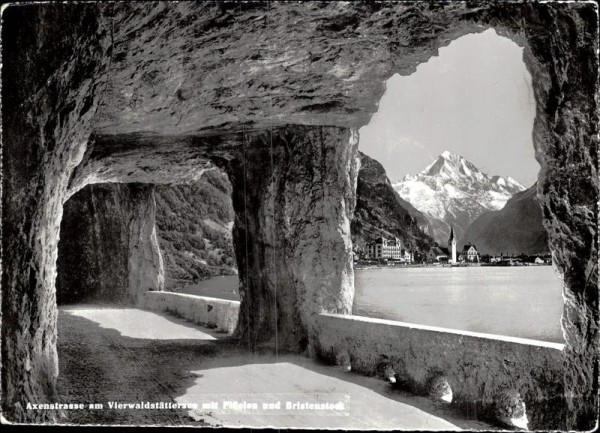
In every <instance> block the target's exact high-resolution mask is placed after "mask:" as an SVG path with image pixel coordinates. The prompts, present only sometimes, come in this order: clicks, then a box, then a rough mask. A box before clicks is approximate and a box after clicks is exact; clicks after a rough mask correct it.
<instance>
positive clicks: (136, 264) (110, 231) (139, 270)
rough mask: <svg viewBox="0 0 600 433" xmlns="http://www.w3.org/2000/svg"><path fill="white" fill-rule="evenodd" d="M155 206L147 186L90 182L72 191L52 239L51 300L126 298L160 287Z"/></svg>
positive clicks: (161, 272) (128, 300)
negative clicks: (54, 259) (53, 282)
mask: <svg viewBox="0 0 600 433" xmlns="http://www.w3.org/2000/svg"><path fill="white" fill-rule="evenodd" d="M155 208H156V207H155V203H154V187H153V186H152V185H142V184H102V185H90V186H87V187H86V188H84V189H82V190H81V191H79V192H78V193H77V194H75V195H74V196H72V197H71V198H70V199H69V200H68V201H67V202H66V203H65V207H64V213H63V220H62V223H61V230H60V241H59V243H58V261H57V279H56V296H57V303H58V304H69V303H78V302H90V301H94V302H108V303H119V302H125V303H131V302H136V301H137V299H138V297H139V296H140V295H141V294H143V293H144V292H146V291H147V290H162V289H163V287H164V270H163V266H162V258H161V254H160V250H159V248H158V243H157V239H156V230H155V228H154V226H155V224H154V213H155ZM116 246H119V247H117V248H115V247H116Z"/></svg>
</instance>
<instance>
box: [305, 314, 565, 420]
mask: <svg viewBox="0 0 600 433" xmlns="http://www.w3.org/2000/svg"><path fill="white" fill-rule="evenodd" d="M315 323H316V326H315V327H316V329H317V330H318V332H317V334H316V335H315V341H314V349H315V355H316V356H318V357H320V358H322V359H324V360H326V361H329V362H333V363H337V364H340V363H341V362H342V363H347V364H348V365H347V366H349V367H351V369H352V371H355V372H359V373H362V374H367V375H371V376H382V378H385V379H389V378H388V377H385V376H386V375H387V376H389V375H390V372H393V373H392V374H394V380H395V381H396V386H400V387H402V388H405V389H408V390H410V391H412V392H416V393H419V394H426V393H429V392H431V390H430V387H431V384H432V383H433V382H435V381H436V379H438V378H440V377H443V378H445V380H446V381H447V382H448V384H449V385H450V387H451V390H452V395H453V397H452V404H456V405H458V406H459V407H461V409H463V411H464V412H465V413H466V414H467V415H469V416H474V417H476V418H479V419H485V420H493V421H498V415H497V413H498V408H497V405H498V398H499V396H501V395H502V394H503V393H506V392H515V391H516V392H518V393H519V394H520V395H521V397H522V399H523V401H524V402H525V406H526V411H527V418H528V420H529V428H530V429H562V428H564V427H565V419H566V418H565V417H566V413H565V402H564V370H563V348H564V345H562V344H558V343H549V342H544V341H536V340H527V339H522V338H513V337H505V336H500V335H490V334H481V333H474V332H466V331H465V332H463V331H456V330H452V329H444V328H437V327H432V326H424V325H415V324H409V323H403V322H395V321H391V320H383V319H372V318H367V317H359V316H344V315H337V314H320V315H318V316H317V317H316V319H315ZM341 360H342V361H341Z"/></svg>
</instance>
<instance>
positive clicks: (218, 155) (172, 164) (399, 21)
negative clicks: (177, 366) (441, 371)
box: [2, 2, 599, 429]
mask: <svg viewBox="0 0 600 433" xmlns="http://www.w3.org/2000/svg"><path fill="white" fill-rule="evenodd" d="M488 27H493V28H495V29H496V31H497V32H498V33H499V34H501V35H505V36H507V37H509V38H511V39H512V40H513V41H515V42H516V43H518V44H519V45H521V46H523V47H524V61H525V63H526V65H527V67H528V69H529V71H530V73H531V75H532V79H533V86H534V93H535V98H536V102H537V117H536V121H535V126H534V143H535V150H536V158H537V159H538V161H539V162H540V165H541V167H542V169H541V172H540V174H539V177H538V198H539V200H540V203H541V206H542V209H543V219H544V227H545V228H546V230H547V231H548V238H549V244H550V248H551V252H552V253H553V256H554V264H555V266H556V267H557V269H558V270H559V271H560V272H561V273H562V274H563V275H564V283H565V288H564V297H565V314H564V315H563V328H564V331H565V336H566V341H567V346H566V348H565V351H564V366H565V377H564V379H565V382H564V387H565V394H566V396H567V403H568V408H567V409H568V416H567V419H566V420H565V424H566V425H567V426H568V427H569V428H573V429H589V428H591V427H592V425H593V422H594V420H595V419H596V408H597V381H598V375H597V372H598V346H599V344H598V335H599V332H598V288H597V278H598V272H597V264H598V257H597V223H598V212H597V201H598V172H597V167H598V156H597V145H598V139H597V137H598V101H597V94H598V56H597V49H598V15H597V9H596V5H595V4H594V3H560V4H559V3H524V4H521V3H519V4H513V3H506V4H505V3H491V2H490V3H476V4H471V3H463V2H460V3H451V4H446V3H430V2H427V3H374V4H370V3H350V2H344V3H334V2H330V3H308V4H307V3H287V2H282V3H276V2H269V3H168V2H164V3H156V4H153V5H151V7H149V6H148V5H147V4H137V3H135V4H131V3H110V4H91V3H86V4H77V5H71V4H31V5H15V6H10V7H8V8H7V9H5V10H4V13H3V26H2V41H3V68H2V80H3V81H2V105H3V107H2V108H3V111H2V124H3V140H4V142H3V170H4V173H3V174H4V176H3V188H2V193H3V209H2V210H3V212H2V215H3V220H2V231H3V234H4V236H3V261H2V264H3V274H2V316H3V317H2V319H3V327H2V379H3V380H2V402H3V408H4V416H5V417H6V418H7V419H10V420H13V421H25V420H33V419H35V420H43V419H47V418H52V414H51V413H49V412H34V411H26V410H24V407H25V404H26V403H27V402H28V401H35V402H40V403H41V402H44V401H51V400H52V399H53V393H54V389H55V384H56V377H57V374H58V365H57V357H56V338H57V335H56V298H55V297H56V290H55V278H56V258H57V244H58V239H59V228H60V222H61V218H62V213H63V212H62V207H63V204H64V203H65V202H66V200H67V199H68V197H69V196H70V195H72V194H74V193H75V192H76V191H77V190H79V189H81V188H83V187H84V186H85V185H86V184H88V183H98V182H145V183H162V184H171V183H185V182H189V181H194V180H197V179H198V178H199V176H201V174H202V172H203V170H206V169H209V168H210V167H211V165H214V164H216V165H219V166H221V167H224V168H225V169H227V167H232V168H235V170H233V171H232V170H230V171H228V174H229V176H230V177H231V178H232V183H233V184H234V200H233V206H234V209H235V212H236V220H235V231H234V242H235V243H236V251H237V253H236V254H237V257H238V264H239V267H240V275H241V276H242V283H241V284H242V286H241V287H240V293H241V295H242V305H241V311H242V315H241V316H240V320H239V325H238V331H237V333H238V336H240V337H241V338H242V339H243V340H246V341H248V342H249V343H251V344H255V343H258V342H264V341H265V340H269V339H271V338H273V337H277V338H278V339H279V341H281V342H282V344H283V345H284V346H285V347H288V348H296V349H298V350H301V349H302V348H304V347H307V348H309V349H310V343H311V341H312V337H311V332H314V329H312V327H311V326H312V325H311V319H310V318H311V317H312V315H313V314H314V312H315V311H318V310H327V311H337V312H346V311H347V310H348V308H349V305H351V300H352V294H353V287H352V286H353V283H352V264H351V258H350V256H351V252H352V246H351V242H350V230H349V216H350V215H351V212H352V207H353V202H354V199H355V189H354V188H355V182H356V176H357V165H356V162H355V161H356V151H357V150H356V147H357V142H358V137H357V136H356V134H355V133H354V132H353V131H354V130H357V129H358V128H360V127H361V126H363V125H364V124H366V123H367V122H368V120H369V118H370V116H371V115H372V114H373V113H374V112H375V110H376V107H377V102H378V100H379V99H380V98H381V95H382V94H383V91H384V86H385V80H387V79H388V78H389V77H391V75H392V74H394V73H397V72H398V73H400V74H409V73H411V72H412V71H414V70H415V68H416V66H417V65H418V64H420V63H422V62H424V61H426V60H427V59H428V58H429V57H431V56H432V55H435V54H436V52H437V49H438V48H440V47H441V46H444V45H447V44H448V43H450V42H451V41H452V40H453V39H455V38H457V37H459V36H461V35H464V34H466V33H468V32H478V31H482V30H484V29H486V28H488ZM284 125H298V126H289V127H284V128H279V129H278V130H276V131H274V132H272V134H273V135H272V137H271V135H270V134H271V132H270V131H271V130H270V129H269V128H271V127H280V126H284ZM301 125H305V126H301ZM325 125H326V126H325ZM309 126H310V127H309ZM223 134H225V135H226V134H238V135H239V134H242V136H243V137H242V140H239V139H235V140H229V139H226V138H224V137H222V135H223ZM271 138H272V139H273V141H274V142H275V143H277V144H274V146H275V147H276V148H278V149H280V150H278V151H277V152H275V153H274V154H273V160H272V161H273V165H272V169H271V165H270V159H265V158H266V156H267V155H271V153H270V152H267V151H266V150H263V149H265V146H266V145H269V146H270V142H271ZM243 161H245V162H246V163H245V164H243ZM261 168H262V170H261ZM267 168H269V169H268V170H267ZM242 173H245V175H242ZM241 176H243V177H241ZM242 179H246V193H245V194H244V193H243V192H242V190H240V187H241V185H243V183H244V182H242ZM249 179H252V181H253V182H256V183H253V184H252V185H249V184H248V183H247V180H249ZM140 229H141V230H145V232H146V233H147V234H148V233H151V231H148V230H146V229H145V228H143V227H140ZM246 252H248V254H247V253H246ZM263 266H264V267H263ZM281 266H283V267H281ZM244 275H245V276H244ZM275 288H277V292H275ZM275 305H278V308H275ZM250 312H251V313H252V314H251V316H252V317H248V318H246V319H245V318H244V317H245V316H244V314H248V313H250ZM249 316H250V315H249ZM274 330H277V333H276V334H275V335H273V334H274V332H273V331H274Z"/></svg>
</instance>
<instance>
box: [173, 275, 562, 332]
mask: <svg viewBox="0 0 600 433" xmlns="http://www.w3.org/2000/svg"><path fill="white" fill-rule="evenodd" d="M354 279H355V295H354V306H353V313H354V314H355V315H358V316H369V317H376V318H381V319H390V320H399V321H402V322H408V323H418V324H422V325H430V326H440V327H444V328H453V329H459V330H463V331H474V332H484V333H489V334H500V335H509V336H513V337H522V338H531V339H535V340H545V341H552V342H558V343H563V342H564V340H563V336H562V331H561V329H560V317H561V314H562V307H563V300H562V295H561V290H562V289H561V281H560V280H559V278H558V276H557V275H556V274H555V273H554V271H553V269H552V267H551V266H522V267H521V266H518V267H464V268H450V267H422V268H383V269H357V270H355V272H354ZM237 284H238V279H237V276H233V277H216V278H213V279H211V280H206V281H202V282H200V283H199V284H196V285H194V286H188V287H186V288H185V289H183V290H182V292H183V293H190V294H195V295H202V296H212V297H219V298H226V299H232V300H239V294H238V290H237Z"/></svg>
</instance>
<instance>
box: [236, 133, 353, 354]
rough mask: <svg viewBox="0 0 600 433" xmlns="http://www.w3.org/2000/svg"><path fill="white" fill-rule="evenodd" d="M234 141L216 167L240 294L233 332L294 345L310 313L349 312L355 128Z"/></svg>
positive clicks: (305, 334)
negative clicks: (226, 182)
mask: <svg viewBox="0 0 600 433" xmlns="http://www.w3.org/2000/svg"><path fill="white" fill-rule="evenodd" d="M241 140H242V141H243V145H242V150H241V151H240V154H239V155H238V156H237V157H236V159H235V160H233V161H230V162H229V163H228V165H227V166H226V167H225V169H226V170H227V172H228V174H229V176H230V178H231V180H232V184H233V189H234V192H233V206H234V210H235V213H236V217H235V224H234V231H233V235H234V244H235V249H236V256H237V262H238V268H239V273H240V295H241V298H242V303H241V309H240V317H239V322H238V327H237V330H236V333H235V335H236V336H237V337H239V338H240V340H241V342H242V343H247V344H248V345H250V346H251V347H253V346H255V345H257V344H259V343H264V342H270V343H271V344H272V345H274V346H276V347H278V348H280V349H289V350H294V351H303V350H305V349H308V347H309V344H310V341H311V332H312V331H311V329H312V328H311V327H312V325H311V323H312V318H313V316H314V315H315V314H317V313H320V312H324V311H327V312H335V313H350V312H351V308H352V302H353V297H354V280H353V279H354V275H353V263H352V243H351V239H350V218H351V217H352V214H353V212H354V206H355V199H356V179H357V174H358V158H357V147H358V133H357V132H356V131H354V130H349V129H345V128H334V127H310V126H287V127H285V128H278V129H274V130H271V131H265V132H261V133H253V134H252V135H248V136H246V135H243V136H242V137H241Z"/></svg>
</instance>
